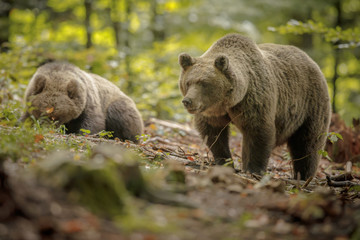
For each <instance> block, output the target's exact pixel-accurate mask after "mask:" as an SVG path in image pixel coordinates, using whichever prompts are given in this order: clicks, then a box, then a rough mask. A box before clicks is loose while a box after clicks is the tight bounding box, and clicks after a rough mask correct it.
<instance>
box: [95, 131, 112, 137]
mask: <svg viewBox="0 0 360 240" xmlns="http://www.w3.org/2000/svg"><path fill="white" fill-rule="evenodd" d="M98 134H99V136H100V138H112V137H114V131H105V130H102V131H101V132H99V133H98Z"/></svg>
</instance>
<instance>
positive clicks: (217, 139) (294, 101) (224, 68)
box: [179, 34, 330, 179]
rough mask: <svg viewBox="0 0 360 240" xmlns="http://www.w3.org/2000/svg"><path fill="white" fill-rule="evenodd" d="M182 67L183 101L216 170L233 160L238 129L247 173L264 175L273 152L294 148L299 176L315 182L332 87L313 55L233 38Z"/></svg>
mask: <svg viewBox="0 0 360 240" xmlns="http://www.w3.org/2000/svg"><path fill="white" fill-rule="evenodd" d="M179 63H180V65H181V67H182V71H181V75H180V81H179V86H180V90H181V92H182V94H183V95H184V99H183V101H182V102H183V104H184V106H185V107H186V109H187V110H188V112H189V113H192V114H195V125H196V128H197V129H198V131H199V132H200V134H201V136H202V137H203V138H204V139H206V142H207V145H208V146H209V147H210V150H211V152H212V154H213V156H214V158H215V163H216V164H224V163H225V159H227V158H231V154H230V149H229V123H230V122H232V123H233V124H235V126H236V127H238V128H239V129H240V131H241V132H242V134H243V145H242V163H243V170H245V171H249V172H251V173H257V174H261V173H263V172H265V171H266V167H267V164H268V159H269V157H270V153H271V151H272V149H273V148H274V147H276V146H278V145H281V144H283V143H285V142H287V144H288V147H289V150H290V153H291V156H292V158H293V164H294V177H297V176H298V174H300V177H301V179H307V178H309V177H311V176H314V175H315V173H316V170H317V166H318V162H319V158H320V156H319V154H318V150H320V149H323V147H324V144H325V141H326V133H327V131H328V127H329V121H330V101H329V94H328V89H327V84H326V80H325V78H324V76H323V74H322V73H321V70H320V69H319V67H318V65H317V64H316V63H315V62H314V61H313V60H312V59H311V58H310V57H309V56H308V55H307V54H306V53H304V52H303V51H301V50H300V49H298V48H296V47H293V46H285V45H277V44H259V45H256V44H255V43H254V42H253V41H252V40H251V39H249V38H247V37H244V36H241V35H239V34H229V35H226V36H225V37H223V38H221V39H219V40H218V41H217V42H215V43H214V44H213V45H212V46H211V47H210V48H209V49H208V50H207V51H206V52H205V53H204V54H203V55H202V56H200V57H197V58H193V57H191V56H189V55H188V54H186V53H183V54H181V55H180V56H179Z"/></svg>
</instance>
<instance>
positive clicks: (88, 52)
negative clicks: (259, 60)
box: [0, 0, 360, 123]
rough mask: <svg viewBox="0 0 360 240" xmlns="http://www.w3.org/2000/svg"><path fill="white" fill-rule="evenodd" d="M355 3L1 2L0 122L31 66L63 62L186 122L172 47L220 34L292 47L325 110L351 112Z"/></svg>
mask: <svg viewBox="0 0 360 240" xmlns="http://www.w3.org/2000/svg"><path fill="white" fill-rule="evenodd" d="M359 23H360V2H359V1H358V0H318V1H303V0H292V1H287V0H276V1H265V0H242V1H238V0H223V1H217V0H208V1H205V0H192V1H190V0H151V1H147V0H146V1H142V0H137V1H135V0H119V1H117V0H62V1H57V0H1V1H0V29H1V31H0V43H1V57H0V89H1V90H0V91H1V93H0V102H1V109H0V110H1V111H0V112H1V113H0V114H2V116H1V118H0V119H1V120H2V121H3V120H6V121H7V123H9V120H10V121H12V120H13V121H15V120H16V118H18V117H19V115H20V112H21V99H22V96H23V93H24V90H25V88H26V85H27V83H28V81H29V79H30V78H31V75H32V74H33V73H34V72H35V70H36V67H37V66H38V64H39V63H41V62H43V61H44V60H47V59H60V60H67V61H70V62H72V63H74V64H76V65H78V66H79V67H80V68H82V69H85V70H87V71H91V72H94V73H97V74H99V75H101V76H103V77H105V78H107V79H109V80H111V81H112V82H114V83H115V84H116V85H117V86H119V87H120V88H121V89H122V90H123V91H124V92H125V93H126V94H128V95H129V96H131V97H132V98H133V99H134V100H135V102H136V103H137V106H138V108H139V110H140V111H141V113H142V115H143V117H144V119H148V118H149V117H157V118H161V119H172V120H176V121H180V122H183V121H188V120H190V117H191V116H190V115H189V114H187V113H186V112H185V110H184V109H183V107H182V106H181V100H180V99H181V96H180V91H179V90H178V87H177V81H178V74H179V67H178V64H177V56H178V54H179V53H181V52H188V53H190V54H192V55H195V56H198V55H201V54H202V53H203V52H204V51H205V50H206V49H207V48H208V47H209V46H210V45H211V44H212V43H213V42H214V41H216V40H217V39H218V38H220V37H222V36H223V35H225V34H226V33H230V32H239V33H242V34H244V35H247V36H249V37H251V38H253V39H254V40H255V41H257V42H259V43H262V42H274V43H279V44H292V45H296V46H298V47H300V48H301V49H303V50H305V51H306V52H307V53H308V54H309V55H310V56H311V57H312V58H313V59H314V60H315V61H316V62H317V63H318V64H319V65H320V67H321V69H322V71H323V73H324V74H325V76H326V78H327V80H328V84H329V92H330V95H331V97H332V106H333V111H334V112H338V113H339V114H340V115H341V117H342V118H343V119H344V120H345V121H346V122H347V123H351V119H352V118H358V117H359V115H360V60H359V56H360V48H359V47H360V28H359V27H358V26H359Z"/></svg>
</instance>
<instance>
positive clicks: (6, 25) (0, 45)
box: [0, 0, 13, 52]
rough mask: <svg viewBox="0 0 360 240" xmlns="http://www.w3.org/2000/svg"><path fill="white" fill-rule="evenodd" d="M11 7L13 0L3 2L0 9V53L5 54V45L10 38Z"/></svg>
mask: <svg viewBox="0 0 360 240" xmlns="http://www.w3.org/2000/svg"><path fill="white" fill-rule="evenodd" d="M12 7H13V0H3V4H2V8H0V29H1V31H0V51H1V52H6V51H8V50H9V47H8V46H7V45H6V43H8V42H9V38H10V11H11V9H12Z"/></svg>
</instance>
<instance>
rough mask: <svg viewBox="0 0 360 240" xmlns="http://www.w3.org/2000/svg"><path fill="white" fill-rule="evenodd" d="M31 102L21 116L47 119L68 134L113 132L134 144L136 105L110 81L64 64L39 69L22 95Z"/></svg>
mask: <svg viewBox="0 0 360 240" xmlns="http://www.w3.org/2000/svg"><path fill="white" fill-rule="evenodd" d="M25 101H26V102H30V103H31V107H30V108H27V109H26V110H25V112H24V114H23V115H22V117H21V120H22V121H24V120H26V119H27V118H28V117H29V116H30V115H33V116H34V117H35V118H36V119H38V118H40V117H41V116H48V117H49V118H50V119H51V120H53V121H56V122H57V124H58V125H61V124H64V125H65V127H66V128H67V133H79V131H80V129H87V130H90V132H91V134H95V133H98V132H100V131H102V130H106V131H113V137H118V138H119V139H121V140H131V141H133V142H137V139H136V137H135V136H136V135H141V134H142V132H143V121H142V118H141V115H140V113H139V111H138V110H137V108H136V106H135V103H134V101H133V100H132V99H130V98H129V97H128V96H126V95H125V94H124V93H123V92H122V91H120V89H119V88H118V87H116V86H115V85H114V84H113V83H111V82H110V81H108V80H106V79H104V78H102V77H100V76H98V75H96V74H91V73H87V72H85V71H82V70H81V69H79V68H78V67H76V66H74V65H72V64H69V63H65V62H51V63H46V64H44V65H42V66H40V67H39V68H38V70H37V71H36V72H35V74H34V76H33V77H32V79H31V80H30V82H29V85H28V87H27V89H26V92H25Z"/></svg>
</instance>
